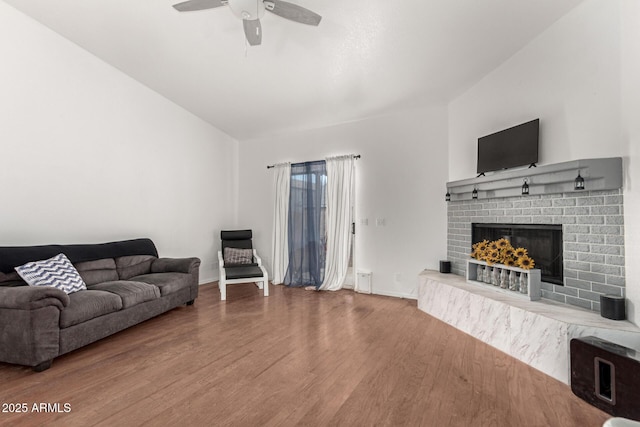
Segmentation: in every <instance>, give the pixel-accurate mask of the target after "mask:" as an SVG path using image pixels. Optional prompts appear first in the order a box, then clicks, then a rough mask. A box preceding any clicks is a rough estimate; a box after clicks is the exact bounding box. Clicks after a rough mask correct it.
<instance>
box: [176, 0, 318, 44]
mask: <svg viewBox="0 0 640 427" xmlns="http://www.w3.org/2000/svg"><path fill="white" fill-rule="evenodd" d="M221 6H229V8H231V11H232V12H233V14H234V15H236V16H237V17H238V18H240V19H242V24H243V26H244V34H245V37H246V38H247V41H248V42H249V44H250V45H251V46H256V45H259V44H260V43H262V26H261V25H260V18H262V16H263V15H264V11H265V10H268V11H269V12H271V13H275V14H276V15H278V16H281V17H283V18H286V19H290V20H292V21H295V22H300V23H301V24H307V25H314V26H317V25H318V24H319V23H320V20H321V19H322V17H321V16H320V15H318V14H317V13H315V12H312V11H310V10H309V9H305V8H304V7H302V6H298V5H297V4H293V3H289V2H286V1H282V0H188V1H185V2H182V3H178V4H174V5H173V7H174V8H175V9H176V10H177V11H179V12H190V11H194V10H204V9H213V8H216V7H221Z"/></svg>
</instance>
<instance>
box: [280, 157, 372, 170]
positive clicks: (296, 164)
mask: <svg viewBox="0 0 640 427" xmlns="http://www.w3.org/2000/svg"><path fill="white" fill-rule="evenodd" d="M360 157H361V156H360V154H356V155H354V156H353V158H354V159H356V160H358V159H359V158H360ZM314 161H315V162H320V161H321V160H314ZM305 163H311V162H300V163H291V166H298V165H303V164H305ZM275 167H276V165H268V166H267V169H272V168H275Z"/></svg>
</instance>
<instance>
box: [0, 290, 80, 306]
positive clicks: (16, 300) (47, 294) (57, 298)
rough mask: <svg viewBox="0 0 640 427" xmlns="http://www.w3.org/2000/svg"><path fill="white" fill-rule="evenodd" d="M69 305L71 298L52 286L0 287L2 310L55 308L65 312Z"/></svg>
mask: <svg viewBox="0 0 640 427" xmlns="http://www.w3.org/2000/svg"><path fill="white" fill-rule="evenodd" d="M68 305H69V296H68V295H67V294H65V293H64V292H63V291H61V290H60V289H56V288H53V287H50V286H16V287H2V286H0V308H9V309H16V310H37V309H39V308H42V307H48V306H54V307H57V308H58V309H60V310H63V309H64V308H65V307H66V306H68Z"/></svg>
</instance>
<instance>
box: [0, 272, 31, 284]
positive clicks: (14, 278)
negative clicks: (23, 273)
mask: <svg viewBox="0 0 640 427" xmlns="http://www.w3.org/2000/svg"><path fill="white" fill-rule="evenodd" d="M14 282H22V284H23V285H26V284H27V282H25V281H24V280H22V278H21V277H20V275H19V274H18V272H17V271H12V272H11V273H6V274H5V273H3V272H1V271H0V286H5V284H6V283H14ZM9 286H14V285H9Z"/></svg>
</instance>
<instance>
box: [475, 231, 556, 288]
mask: <svg viewBox="0 0 640 427" xmlns="http://www.w3.org/2000/svg"><path fill="white" fill-rule="evenodd" d="M500 238H506V239H507V240H509V242H511V245H512V246H513V247H523V248H526V249H527V251H528V252H529V256H531V258H533V259H534V260H535V264H536V265H535V267H536V268H539V269H540V270H541V276H542V281H543V282H548V283H553V284H556V285H564V274H563V263H562V225H551V224H548V225H547V224H472V240H473V243H477V242H481V241H482V240H485V239H486V240H489V241H492V240H497V239H500Z"/></svg>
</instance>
